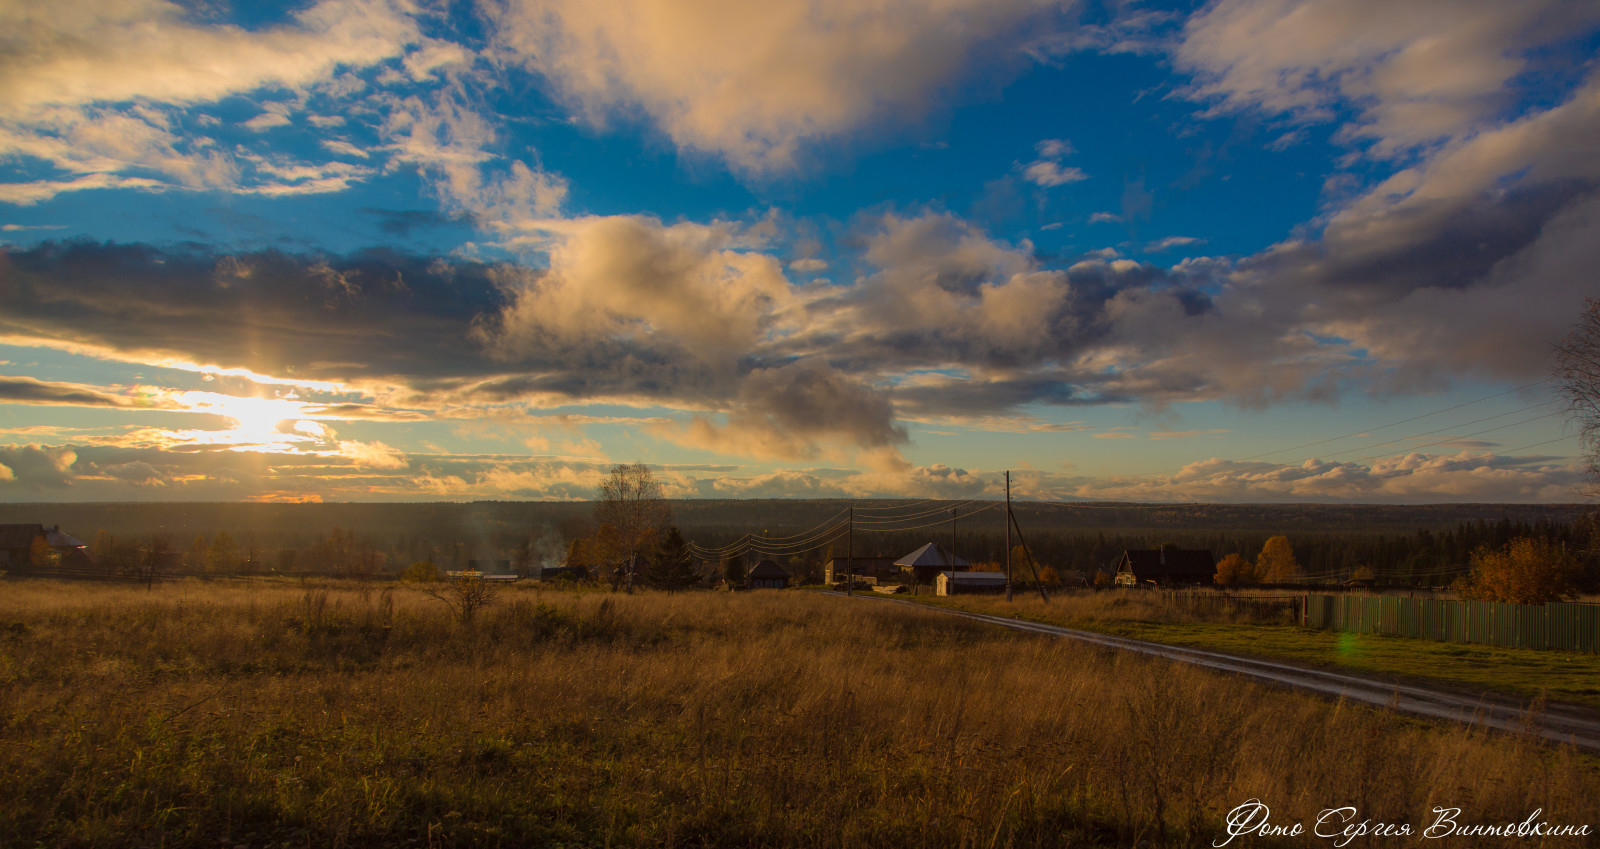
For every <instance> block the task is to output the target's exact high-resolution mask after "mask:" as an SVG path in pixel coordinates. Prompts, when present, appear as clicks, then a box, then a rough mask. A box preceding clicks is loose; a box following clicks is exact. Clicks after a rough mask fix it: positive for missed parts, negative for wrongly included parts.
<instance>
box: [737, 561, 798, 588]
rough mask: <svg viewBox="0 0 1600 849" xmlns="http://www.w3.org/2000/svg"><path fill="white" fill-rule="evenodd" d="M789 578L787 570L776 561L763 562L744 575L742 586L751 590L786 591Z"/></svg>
mask: <svg viewBox="0 0 1600 849" xmlns="http://www.w3.org/2000/svg"><path fill="white" fill-rule="evenodd" d="M790 577H792V576H791V575H790V574H789V570H788V569H785V568H783V567H782V566H779V565H778V564H777V562H776V561H773V560H763V561H761V562H760V563H757V564H756V565H755V567H754V568H752V569H751V570H750V571H749V572H748V573H747V574H746V575H745V577H744V585H745V587H746V588H747V589H752V590H786V589H788V588H789V578H790Z"/></svg>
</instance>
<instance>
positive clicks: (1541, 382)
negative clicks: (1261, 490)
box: [1156, 377, 1555, 474]
mask: <svg viewBox="0 0 1600 849" xmlns="http://www.w3.org/2000/svg"><path fill="white" fill-rule="evenodd" d="M1552 380H1555V378H1553V377H1547V378H1545V379H1544V380H1536V381H1534V382H1533V383H1528V384H1524V385H1522V386H1518V387H1516V388H1514V389H1507V390H1506V391H1504V392H1496V393H1495V394H1493V395H1485V396H1483V397H1482V398H1478V399H1476V400H1473V401H1466V402H1463V403H1460V404H1457V405H1455V406H1453V407H1445V408H1444V409H1442V410H1434V411H1433V412H1431V413H1423V414H1422V415H1420V416H1412V417H1411V418H1409V419H1401V420H1400V421H1397V422H1390V423H1388V424H1386V425H1379V426H1377V427H1370V428H1363V429H1361V430H1358V431H1354V432H1352V433H1346V434H1343V435H1341V436H1330V437H1328V438H1327V439H1318V440H1316V441H1315V442H1307V443H1304V444H1302V445H1296V446H1294V447H1292V448H1279V449H1278V450H1276V451H1268V452H1266V453H1265V454H1255V455H1252V456H1249V457H1240V458H1239V459H1240V460H1241V461H1242V460H1259V459H1261V458H1262V457H1271V456H1272V455H1274V454H1287V453H1289V452H1290V451H1299V450H1300V449H1302V448H1311V447H1312V446H1315V445H1322V444H1324V443H1328V442H1338V441H1339V440H1341V439H1349V438H1350V437H1352V436H1364V435H1366V434H1369V433H1373V432H1376V431H1380V430H1387V429H1389V428H1391V427H1399V426H1400V425H1403V424H1410V423H1411V422H1416V421H1421V420H1423V419H1427V418H1432V417H1433V416H1437V415H1440V414H1442V413H1448V412H1451V411H1453V410H1459V409H1461V408H1462V407H1470V406H1472V405H1474V404H1481V403H1483V402H1484V401H1492V400H1494V399H1495V398H1499V397H1501V396H1502V395H1510V394H1511V393H1513V392H1521V391H1523V390H1525V389H1532V388H1533V387H1535V386H1542V385H1544V384H1546V383H1549V382H1550V381H1552ZM1156 474H1162V473H1161V472H1157V473H1156Z"/></svg>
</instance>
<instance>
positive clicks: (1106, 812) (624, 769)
mask: <svg viewBox="0 0 1600 849" xmlns="http://www.w3.org/2000/svg"><path fill="white" fill-rule="evenodd" d="M0 590H3V596H0V786H3V787H5V788H6V790H7V792H6V793H5V794H4V796H3V797H0V835H9V836H10V837H9V841H11V842H8V838H6V837H0V845H8V846H9V845H18V846H33V845H51V846H102V845H138V846H207V847H215V846H219V845H228V846H232V845H238V844H244V845H249V846H251V847H257V849H259V847H264V846H305V845H313V846H396V845H419V846H477V845H483V846H488V845H504V846H541V845H574V846H577V845H583V846H587V845H594V846H602V845H606V846H705V845H717V846H752V845H753V846H840V847H844V846H906V845H918V846H940V847H943V846H974V847H978V846H982V847H990V846H1065V845H1135V844H1146V845H1148V844H1150V843H1167V844H1170V845H1206V844H1210V843H1211V842H1212V840H1214V839H1215V838H1216V837H1217V835H1219V834H1220V833H1221V823H1222V818H1223V816H1224V814H1225V812H1226V811H1228V810H1229V809H1231V808H1233V807H1234V806H1236V805H1238V804H1240V803H1242V802H1243V801H1245V800H1246V799H1249V798H1252V797H1255V798H1260V799H1263V800H1265V801H1267V802H1268V803H1269V804H1270V805H1271V806H1272V808H1273V819H1274V820H1275V821H1278V822H1294V821H1302V822H1306V823H1310V822H1311V821H1312V820H1313V819H1314V818H1315V816H1316V814H1317V813H1318V812H1319V811H1321V810H1322V809H1324V808H1328V807H1336V806H1340V805H1355V806H1357V807H1358V808H1359V809H1360V811H1361V814H1362V816H1363V817H1372V818H1375V819H1387V820H1390V821H1394V820H1400V821H1407V822H1412V823H1426V822H1428V821H1431V818H1430V817H1429V816H1428V811H1429V810H1430V809H1431V808H1432V807H1434V806H1440V805H1447V806H1451V807H1459V808H1461V809H1462V810H1463V811H1464V812H1466V813H1465V814H1464V815H1463V818H1462V819H1463V821H1467V820H1468V819H1470V820H1471V821H1483V822H1493V821H1505V820H1507V819H1515V820H1517V821H1520V820H1521V819H1522V818H1524V817H1526V816H1527V815H1528V814H1529V813H1532V812H1533V810H1534V809H1536V808H1540V809H1543V810H1544V812H1545V816H1546V818H1548V819H1551V820H1552V821H1560V822H1589V823H1592V824H1593V825H1595V826H1600V802H1597V800H1600V769H1597V766H1596V763H1595V761H1594V759H1592V758H1589V757H1585V756H1582V755H1579V754H1577V753H1575V752H1573V751H1570V750H1567V749H1560V748H1556V749H1552V748H1547V747H1544V746H1542V745H1540V744H1538V743H1537V742H1536V741H1534V740H1532V739H1529V738H1525V737H1519V736H1508V735H1485V734H1484V733H1482V732H1478V731H1473V730H1469V729H1465V728H1459V727H1434V726H1429V725H1425V724H1422V723H1417V722H1413V721H1410V720H1407V719H1405V718H1403V717H1399V716H1396V715H1393V714H1390V713H1386V712H1382V711H1372V710H1366V709H1362V708H1356V707H1350V706H1342V705H1337V704H1330V703H1326V702H1322V701H1319V700H1316V699H1312V698H1309V697H1303V696H1298V695H1295V694H1291V693H1286V692H1281V691H1276V690H1271V689H1267V688H1263V687H1259V686H1256V685H1252V684H1249V683H1245V682H1241V681H1238V680H1235V679H1231V678H1227V677H1222V676H1218V675H1214V674H1211V673H1207V672H1204V671H1201V670H1197V669H1193V668H1188V667H1183V666H1178V665H1173V664H1169V663H1166V662H1163V661H1156V660H1149V659H1143V658H1137V657H1132V656H1126V655H1116V654H1110V653H1105V652H1102V651H1099V650H1095V649H1090V648H1086V647H1082V646H1078V645H1074V644H1071V643H1067V642H1063V641H1053V640H1044V639H1037V638H1031V637H1026V636H1019V635H1013V634H1010V633H1007V632H1004V631H1002V630H1000V629H992V628H987V627H984V626H980V625H976V624H973V623H968V622H964V621H957V620H952V619H950V618H949V617H945V616H942V615H940V614H938V613H936V612H930V611H921V610H917V609H915V608H909V607H906V606H903V605H885V604H876V603H867V602H862V601H850V600H848V599H841V598H838V597H836V596H826V595H821V594H812V593H797V592H766V593H761V592H757V593H738V594H729V593H685V594H678V595H673V596H666V595H660V594H640V595H634V596H619V595H610V594H601V593H583V594H567V593H558V592H548V591H543V592H542V591H538V590H534V589H530V588H524V587H516V588H512V589H509V590H508V591H507V592H506V593H505V594H504V595H503V596H502V597H501V600H500V603H499V604H498V605H496V606H495V607H492V608H490V609H488V610H487V611H485V612H484V614H483V615H482V616H481V618H480V620H479V621H478V622H476V623H474V624H473V625H472V626H470V627H467V626H462V625H460V624H458V623H456V622H455V621H454V620H452V619H451V618H449V612H448V611H447V610H445V609H444V607H443V605H440V604H438V603H437V602H434V601H432V600H430V599H427V598H425V597H423V596H422V595H421V594H420V593H418V592H416V591H414V590H411V589H408V588H405V587H381V586H376V587H375V586H347V587H340V586H331V585H328V586H318V585H308V586H299V585H286V584H270V583H265V582H240V583H235V584H199V583H172V584H166V585H161V586H158V587H157V588H156V589H155V590H154V591H151V592H146V591H144V590H142V589H129V588H119V587H110V586H84V585H65V584H51V583H44V582H8V583H5V584H3V585H0ZM1269 842H1270V841H1269ZM1232 845H1241V843H1240V841H1235V843H1234V844H1232ZM1282 845H1303V844H1302V843H1301V842H1299V841H1290V842H1287V843H1284V844H1282ZM1350 845H1353V846H1360V845H1380V843H1370V844H1369V843H1364V842H1363V841H1356V842H1355V843H1352V844H1350ZM1381 845H1395V844H1394V843H1393V841H1387V842H1381ZM1452 845H1470V844H1469V843H1458V844H1452Z"/></svg>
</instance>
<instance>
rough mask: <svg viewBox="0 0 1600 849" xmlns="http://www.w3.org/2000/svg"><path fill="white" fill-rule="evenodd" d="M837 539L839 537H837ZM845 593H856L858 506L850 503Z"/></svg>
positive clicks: (845, 564) (845, 555) (846, 546)
mask: <svg viewBox="0 0 1600 849" xmlns="http://www.w3.org/2000/svg"><path fill="white" fill-rule="evenodd" d="M836 539H837V537H836ZM844 580H845V585H844V594H845V595H855V594H856V506H855V505H854V504H852V505H850V530H848V531H846V532H845V544H844Z"/></svg>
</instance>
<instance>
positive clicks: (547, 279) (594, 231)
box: [486, 216, 792, 365]
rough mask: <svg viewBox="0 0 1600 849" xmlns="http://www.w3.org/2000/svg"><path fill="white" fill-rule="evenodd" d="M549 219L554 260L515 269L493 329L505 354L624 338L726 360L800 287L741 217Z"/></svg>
mask: <svg viewBox="0 0 1600 849" xmlns="http://www.w3.org/2000/svg"><path fill="white" fill-rule="evenodd" d="M549 226H550V228H551V232H552V235H553V237H554V238H555V239H556V240H557V242H556V244H555V246H554V247H553V248H552V249H551V250H550V267H549V270H548V271H546V272H544V273H542V274H540V273H537V272H531V271H528V272H523V273H521V274H518V275H516V276H515V277H514V278H512V279H507V280H506V281H505V285H506V286H507V290H508V292H509V293H510V296H511V298H512V303H511V304H510V306H509V307H507V308H506V310H505V311H504V312H503V313H502V314H501V315H500V316H499V317H498V319H497V320H496V321H495V322H494V323H492V324H491V325H490V326H489V327H488V329H487V330H486V338H487V339H488V340H489V342H490V344H491V345H492V346H494V347H495V348H497V349H501V350H502V351H503V353H504V354H505V355H506V356H513V357H514V356H531V355H536V354H537V353H538V352H540V351H546V350H550V349H553V348H558V347H561V346H565V345H569V344H571V343H574V342H591V343H605V342H626V343H632V344H634V345H650V346H662V345H670V346H672V347H675V348H678V349H680V350H682V351H686V352H689V353H690V354H692V355H694V356H695V357H697V358H699V359H700V360H701V361H702V362H704V363H707V364H713V365H725V364H728V363H730V362H731V361H732V360H733V359H735V358H737V357H738V356H739V355H740V354H742V353H743V352H745V351H748V350H750V349H751V348H752V347H754V346H755V345H756V344H757V343H758V342H760V341H762V339H763V338H764V337H765V336H766V335H767V334H768V333H771V332H776V331H779V330H781V329H782V328H783V322H784V315H785V310H786V308H787V306H788V305H789V302H790V300H791V297H792V296H791V292H790V286H789V283H788V280H787V279H786V278H785V277H784V276H783V270H782V266H781V265H780V264H779V263H778V261H777V260H776V259H774V258H773V257H771V256H769V255H767V254H763V253H760V252H758V251H754V250H751V249H750V248H751V247H752V244H751V242H750V241H749V240H748V238H747V237H746V236H745V235H744V234H743V233H742V232H741V231H740V228H738V227H736V226H734V225H730V224H712V225H700V224H692V223H687V222H685V223H679V224H673V225H664V224H662V223H661V222H660V221H657V220H655V219H653V218H643V217H631V216H613V217H594V218H585V219H579V220H575V221H564V222H551V223H550V225H549Z"/></svg>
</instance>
